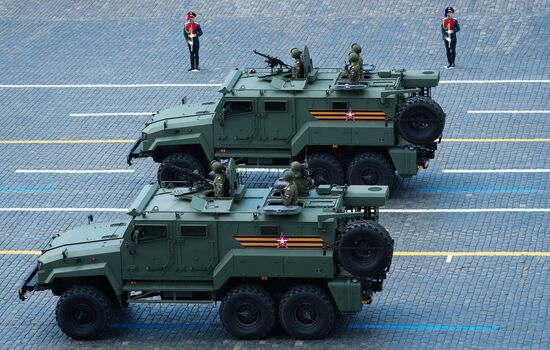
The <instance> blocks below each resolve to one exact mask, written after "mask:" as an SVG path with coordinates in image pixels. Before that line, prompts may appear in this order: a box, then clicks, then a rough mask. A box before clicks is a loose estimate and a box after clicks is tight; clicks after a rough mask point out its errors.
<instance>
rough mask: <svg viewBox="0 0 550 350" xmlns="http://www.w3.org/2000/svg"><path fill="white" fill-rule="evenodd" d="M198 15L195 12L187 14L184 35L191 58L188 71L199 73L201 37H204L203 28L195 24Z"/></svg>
mask: <svg viewBox="0 0 550 350" xmlns="http://www.w3.org/2000/svg"><path fill="white" fill-rule="evenodd" d="M195 17H197V14H196V13H195V12H192V11H189V12H187V22H185V26H184V29H183V35H184V36H185V41H186V42H187V48H188V49H189V55H190V56H191V68H189V69H188V71H193V72H198V71H200V68H199V46H200V45H199V37H200V36H201V35H202V29H201V26H200V25H199V24H198V23H197V22H195Z"/></svg>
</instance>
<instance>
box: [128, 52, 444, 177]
mask: <svg viewBox="0 0 550 350" xmlns="http://www.w3.org/2000/svg"><path fill="white" fill-rule="evenodd" d="M255 52H256V51H255ZM256 53H258V52H256ZM258 54H260V53H258ZM260 55H262V56H263V57H266V62H267V63H268V65H269V67H270V69H269V70H267V69H263V70H262V69H245V70H239V69H235V70H233V71H231V72H230V73H229V75H228V76H227V78H226V79H225V81H224V83H223V85H222V87H221V89H220V90H219V91H220V92H221V93H222V97H221V98H220V99H219V100H218V101H215V102H204V103H198V104H189V105H187V104H185V103H184V104H182V105H180V106H177V107H173V108H170V109H167V110H163V111H160V112H157V113H155V114H154V115H153V116H152V117H151V118H150V119H149V120H148V121H147V122H146V125H145V128H144V129H143V130H142V133H141V137H140V138H139V139H138V140H137V141H136V143H135V144H134V145H133V147H132V148H131V150H130V153H129V154H128V156H127V160H128V163H129V164H131V162H132V160H133V159H135V158H140V157H152V158H153V160H154V161H155V162H158V163H160V167H159V170H158V180H159V183H163V182H168V183H170V182H172V181H186V178H187V174H186V173H185V172H181V171H180V170H178V168H187V169H189V170H192V171H196V172H198V173H199V174H201V175H204V173H205V169H207V166H208V162H209V161H210V160H212V159H219V158H231V157H233V158H235V159H236V160H237V163H238V164H248V165H260V166H262V165H263V166H270V165H273V166H277V165H279V166H287V165H288V164H289V163H290V162H291V161H292V160H297V161H300V162H302V161H305V160H307V162H308V164H309V168H310V169H311V171H312V177H313V180H314V181H315V183H316V184H339V185H342V184H345V183H346V184H351V185H388V186H392V184H393V182H394V179H395V174H396V173H397V174H399V175H401V176H413V175H415V174H417V172H418V169H419V168H425V167H427V165H428V161H429V160H430V159H432V158H434V155H435V151H436V149H437V142H438V140H439V139H440V137H441V135H442V132H443V128H444V124H445V113H443V111H442V109H441V107H440V106H439V105H438V104H437V102H435V101H434V100H433V99H432V98H431V88H433V87H435V86H437V84H438V82H439V71H432V70H419V71H413V70H405V69H397V70H383V71H374V70H373V69H372V67H371V66H365V68H364V70H363V71H362V72H361V73H360V74H358V75H357V74H356V76H357V79H358V80H357V79H356V78H353V77H351V76H350V74H349V72H348V71H346V70H342V69H323V68H314V66H313V63H312V60H311V58H310V55H309V50H308V48H307V46H306V47H305V48H304V50H303V52H302V51H299V50H297V49H293V50H292V55H293V58H295V59H296V63H295V65H294V66H293V67H291V66H289V65H286V64H285V63H284V62H282V61H281V60H280V59H278V58H275V57H271V56H269V55H264V54H260ZM353 55H356V54H355V53H353ZM354 57H355V56H354ZM351 59H352V60H353V61H354V62H356V60H354V59H353V57H352V58H351ZM353 64H356V63H353ZM353 67H355V66H353ZM354 69H355V68H354ZM182 101H183V102H184V101H185V99H183V100H182ZM174 165H175V167H174Z"/></svg>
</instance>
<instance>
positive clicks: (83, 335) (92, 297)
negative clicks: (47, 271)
mask: <svg viewBox="0 0 550 350" xmlns="http://www.w3.org/2000/svg"><path fill="white" fill-rule="evenodd" d="M55 316H56V319H57V324H58V325H59V328H61V330H62V331H63V333H65V334H66V335H67V336H69V337H71V338H73V339H75V340H91V339H97V338H100V337H102V336H103V335H104V334H105V332H106V331H107V329H108V328H109V327H110V326H111V322H112V319H113V307H112V305H111V302H110V301H109V298H107V296H106V295H105V293H103V292H102V291H101V290H99V289H97V288H95V287H92V286H75V287H72V288H70V289H68V290H67V291H65V292H64V293H63V294H62V295H61V297H60V298H59V301H58V302H57V307H56V308H55Z"/></svg>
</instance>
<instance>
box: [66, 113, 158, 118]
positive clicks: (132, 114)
mask: <svg viewBox="0 0 550 350" xmlns="http://www.w3.org/2000/svg"><path fill="white" fill-rule="evenodd" d="M152 114H153V112H120V113H71V114H69V116H70V117H116V116H126V115H129V116H134V115H152Z"/></svg>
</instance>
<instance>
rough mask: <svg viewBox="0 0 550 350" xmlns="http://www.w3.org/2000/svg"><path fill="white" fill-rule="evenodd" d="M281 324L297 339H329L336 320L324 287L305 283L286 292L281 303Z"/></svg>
mask: <svg viewBox="0 0 550 350" xmlns="http://www.w3.org/2000/svg"><path fill="white" fill-rule="evenodd" d="M279 321H280V323H281V326H282V327H283V329H284V330H285V332H286V333H287V334H289V335H291V336H293V337H294V338H297V339H320V338H324V337H326V336H327V335H328V334H329V333H330V332H331V331H332V330H333V329H334V324H335V321H336V308H335V307H334V303H333V301H332V298H331V297H330V295H329V294H328V293H327V292H326V291H325V290H324V289H322V288H320V287H318V286H314V285H309V284H304V285H300V286H296V287H293V288H291V289H290V290H289V291H287V292H286V293H285V294H284V295H283V298H282V299H281V303H280V304H279Z"/></svg>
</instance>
